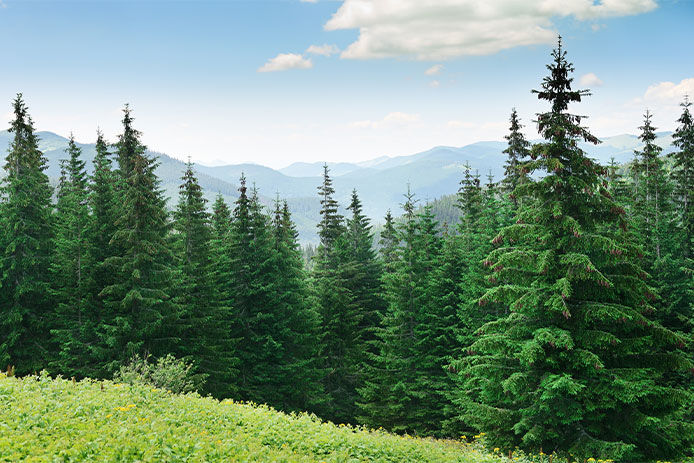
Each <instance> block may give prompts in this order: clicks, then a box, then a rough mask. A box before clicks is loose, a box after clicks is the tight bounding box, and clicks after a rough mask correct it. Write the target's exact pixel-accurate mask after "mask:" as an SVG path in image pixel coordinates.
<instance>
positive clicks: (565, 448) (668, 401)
mask: <svg viewBox="0 0 694 463" xmlns="http://www.w3.org/2000/svg"><path fill="white" fill-rule="evenodd" d="M552 57H553V62H552V63H551V64H550V65H548V66H547V68H548V70H549V75H548V76H547V77H545V79H544V80H543V82H542V89H541V90H539V91H535V93H537V94H538V97H539V98H540V99H541V100H546V101H548V102H550V103H551V106H552V108H551V110H550V111H549V112H546V113H542V114H539V115H538V121H537V122H538V128H539V131H540V133H541V134H542V136H543V137H544V138H545V140H546V141H545V143H542V144H540V145H537V146H536V147H535V148H534V149H533V151H532V153H531V154H532V157H533V160H532V161H531V162H529V163H528V167H529V170H530V171H531V172H532V171H540V172H542V173H544V174H545V176H544V177H542V178H541V179H540V180H538V181H537V182H533V183H527V184H525V185H522V186H521V187H518V188H517V189H516V191H517V193H519V195H521V196H523V195H527V196H529V197H531V198H532V199H533V201H534V203H533V206H532V207H528V206H526V205H524V206H523V207H522V208H521V210H520V211H519V213H518V221H517V223H516V224H514V225H511V226H508V227H506V228H504V229H502V231H501V232H500V233H499V235H498V236H497V237H496V238H495V239H494V244H496V245H497V246H498V247H497V249H495V250H494V251H492V252H491V253H490V254H489V256H488V258H487V260H488V262H489V263H488V265H489V267H491V268H492V269H493V271H494V274H493V275H492V276H490V278H489V281H490V283H492V284H493V285H494V286H493V287H492V288H490V289H489V290H488V291H487V292H486V293H485V295H484V296H482V297H481V298H480V299H479V305H480V306H484V305H485V304H486V303H489V302H494V301H498V302H499V303H504V304H506V306H507V307H508V310H509V312H508V315H506V316H504V317H502V318H500V319H499V320H496V321H493V322H490V323H487V324H485V325H484V326H483V327H482V328H481V330H480V331H481V333H482V334H481V336H480V338H479V339H478V340H477V341H476V342H474V343H473V344H472V346H471V347H470V350H471V351H472V352H473V354H474V355H470V356H469V357H467V358H466V359H465V361H464V362H462V365H461V366H464V367H465V371H464V374H466V375H470V377H471V378H472V380H471V382H470V383H469V384H474V385H476V389H475V390H474V391H472V398H473V400H472V401H471V402H470V403H469V404H467V407H468V408H467V411H466V413H465V418H466V420H467V421H468V422H469V423H471V424H473V425H474V426H476V427H477V428H478V429H480V430H481V431H483V432H486V433H488V437H489V440H488V442H489V443H490V445H494V446H498V447H502V448H503V449H513V448H514V447H515V446H520V447H522V448H524V449H530V450H534V451H538V450H540V449H543V450H544V451H545V452H547V453H549V452H552V451H557V452H560V453H564V454H566V453H569V452H571V453H572V454H573V455H576V456H578V457H583V458H585V457H587V456H588V455H590V456H593V457H598V458H614V459H621V458H624V459H627V460H628V461H634V460H635V459H637V458H642V457H647V458H652V457H655V456H665V455H671V454H677V453H680V452H681V451H682V450H683V448H685V445H684V441H686V440H687V439H689V436H692V431H691V426H689V425H687V424H686V423H683V422H681V421H678V420H677V416H678V415H677V414H678V412H679V410H680V409H681V407H682V405H683V403H684V402H685V401H686V400H687V399H688V396H687V394H686V393H685V391H684V390H683V389H682V388H678V387H674V386H668V385H665V384H664V382H663V374H664V373H665V372H668V371H671V370H673V369H676V368H682V367H687V368H689V367H691V362H690V361H688V360H686V359H685V358H684V357H682V356H681V355H680V354H678V353H677V352H676V351H675V348H676V346H677V345H678V344H679V343H681V342H682V338H681V337H680V336H677V335H675V334H674V333H672V332H671V331H668V330H667V329H665V328H663V327H662V326H661V325H659V324H658V323H657V322H655V321H654V320H652V319H650V318H649V317H648V313H649V311H650V310H652V307H651V306H650V303H649V297H652V293H651V291H650V289H649V288H648V286H647V285H646V284H645V282H644V281H643V278H644V275H643V272H642V270H641V269H640V268H639V266H638V261H637V259H638V258H637V253H638V249H637V248H636V247H635V246H633V245H632V243H631V242H630V241H629V240H628V239H626V237H625V236H626V235H625V234H623V233H621V232H620V225H625V223H624V217H623V215H624V210H623V209H622V208H621V207H620V206H619V205H617V204H616V203H615V202H614V201H613V200H612V199H611V198H610V197H609V193H608V192H607V191H606V190H605V188H604V186H603V184H602V182H601V180H602V179H601V176H602V175H604V174H605V173H606V171H604V169H603V168H602V167H601V166H599V165H597V164H596V163H595V162H593V161H591V160H590V159H589V158H588V157H586V155H585V153H584V152H583V151H582V150H581V149H580V148H579V147H578V143H577V142H578V141H579V140H583V141H586V142H590V143H598V140H597V139H596V138H595V137H594V136H593V135H591V134H590V133H589V132H588V130H587V129H585V128H584V127H582V126H581V125H580V123H581V120H582V117H581V116H575V115H572V114H570V113H568V111H567V108H568V106H569V104H570V103H571V102H579V101H581V99H582V98H583V97H584V96H586V95H588V92H587V91H584V90H579V91H575V90H572V89H571V82H572V78H571V77H570V73H571V72H572V71H573V66H572V65H571V64H570V63H568V62H567V61H566V53H565V51H564V50H563V48H562V46H561V39H560V41H559V45H558V47H557V48H556V49H555V50H554V51H553V53H552ZM602 230H606V231H602Z"/></svg>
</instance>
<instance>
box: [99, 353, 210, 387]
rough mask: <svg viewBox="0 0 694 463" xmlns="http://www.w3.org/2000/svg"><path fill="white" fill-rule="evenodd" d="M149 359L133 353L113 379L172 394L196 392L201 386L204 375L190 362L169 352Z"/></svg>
mask: <svg viewBox="0 0 694 463" xmlns="http://www.w3.org/2000/svg"><path fill="white" fill-rule="evenodd" d="M150 359H151V356H149V355H146V356H144V357H140V356H139V355H135V356H134V357H133V358H131V359H130V361H129V362H128V363H127V364H125V365H122V366H121V367H120V368H119V369H118V371H116V374H115V375H113V381H114V382H117V383H126V384H134V385H145V386H151V387H156V388H160V389H164V390H167V391H170V392H173V393H174V394H180V393H187V392H197V391H199V390H200V389H202V388H203V386H204V383H205V376H206V375H200V374H196V373H195V368H194V366H193V364H192V363H190V362H186V361H185V360H182V359H177V358H176V357H174V356H173V355H171V354H167V355H165V356H164V357H159V358H158V359H156V361H154V362H152V361H151V360H150Z"/></svg>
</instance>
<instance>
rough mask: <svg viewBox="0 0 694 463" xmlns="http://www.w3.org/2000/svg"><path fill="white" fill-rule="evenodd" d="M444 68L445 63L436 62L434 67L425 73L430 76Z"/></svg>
mask: <svg viewBox="0 0 694 463" xmlns="http://www.w3.org/2000/svg"><path fill="white" fill-rule="evenodd" d="M442 70H443V64H434V65H433V66H432V67H430V68H429V69H427V70H426V71H424V74H426V75H428V76H435V75H437V74H439V73H441V71H442Z"/></svg>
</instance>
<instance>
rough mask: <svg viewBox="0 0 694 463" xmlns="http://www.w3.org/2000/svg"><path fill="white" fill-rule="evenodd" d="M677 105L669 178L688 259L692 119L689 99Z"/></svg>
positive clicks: (692, 224) (692, 222)
mask: <svg viewBox="0 0 694 463" xmlns="http://www.w3.org/2000/svg"><path fill="white" fill-rule="evenodd" d="M680 106H682V115H681V116H680V118H679V119H678V120H677V122H678V123H679V126H678V127H677V130H675V133H674V134H673V135H672V143H673V145H675V147H676V148H677V151H675V152H674V153H672V154H670V157H671V158H672V161H673V167H672V177H673V181H674V183H675V201H676V203H677V209H678V211H679V214H678V216H679V217H678V228H679V237H680V253H681V255H682V257H684V258H685V259H691V258H692V257H693V256H692V241H693V240H694V204H692V202H693V201H694V199H693V198H692V191H694V119H693V118H692V113H691V112H690V109H689V108H690V107H691V106H692V103H691V102H690V101H689V99H688V98H685V99H684V102H683V103H682V104H681V105H680Z"/></svg>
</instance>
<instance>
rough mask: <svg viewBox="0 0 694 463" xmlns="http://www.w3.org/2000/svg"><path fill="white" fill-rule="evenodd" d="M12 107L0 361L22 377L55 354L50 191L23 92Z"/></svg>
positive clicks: (0, 274) (0, 270)
mask: <svg viewBox="0 0 694 463" xmlns="http://www.w3.org/2000/svg"><path fill="white" fill-rule="evenodd" d="M13 109H14V119H13V120H12V121H11V122H10V129H9V130H10V133H12V134H13V139H12V143H11V144H10V148H9V151H8V154H7V157H6V158H5V159H6V162H5V166H4V167H5V178H4V179H3V181H2V188H1V189H0V194H1V195H2V199H3V201H2V202H0V227H1V229H0V230H1V231H0V259H1V261H0V365H5V366H7V365H13V366H15V367H16V374H18V375H23V374H27V373H30V372H34V371H39V370H41V369H42V368H45V367H47V366H48V364H49V362H50V361H51V360H52V359H54V358H55V354H56V352H55V346H54V345H53V344H52V343H51V340H50V336H47V334H48V331H49V329H50V328H51V326H50V320H51V316H50V315H51V313H52V311H53V308H54V306H53V301H52V300H51V297H50V281H51V275H50V255H51V252H52V246H53V243H52V241H53V228H52V223H53V218H52V216H51V209H52V206H51V195H52V189H51V187H50V185H49V183H48V177H47V176H46V174H45V172H44V171H45V169H46V162H47V161H46V158H45V156H44V155H43V153H42V152H41V151H40V150H39V147H38V141H39V140H38V138H37V136H36V134H35V133H34V126H33V121H32V120H31V116H29V114H28V112H27V107H26V104H25V103H24V100H23V98H22V94H21V93H20V94H18V95H17V97H16V98H15V99H14V101H13Z"/></svg>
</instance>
